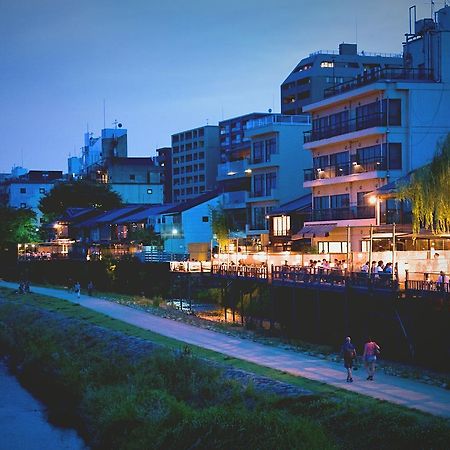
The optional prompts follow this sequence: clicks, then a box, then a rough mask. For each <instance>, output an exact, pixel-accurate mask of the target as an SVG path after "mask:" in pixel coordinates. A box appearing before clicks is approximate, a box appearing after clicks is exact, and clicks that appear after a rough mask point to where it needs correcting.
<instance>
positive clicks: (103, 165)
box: [68, 123, 163, 204]
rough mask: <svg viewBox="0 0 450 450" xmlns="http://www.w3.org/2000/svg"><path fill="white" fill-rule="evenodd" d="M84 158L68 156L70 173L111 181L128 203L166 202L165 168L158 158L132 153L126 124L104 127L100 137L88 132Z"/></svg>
mask: <svg viewBox="0 0 450 450" xmlns="http://www.w3.org/2000/svg"><path fill="white" fill-rule="evenodd" d="M84 144H85V145H84V147H83V150H82V157H81V167H80V166H79V162H80V159H79V158H77V157H71V158H69V160H68V168H69V176H71V177H80V176H81V177H83V178H86V179H90V180H92V181H96V182H99V183H107V184H109V185H110V186H111V188H112V190H113V191H115V192H116V193H117V194H119V195H120V196H121V197H122V200H123V202H124V203H145V204H149V203H151V204H159V203H162V202H163V185H162V182H161V174H162V173H163V168H162V167H160V166H159V165H157V164H156V160H155V158H151V157H129V156H128V147H127V130H126V129H124V128H122V124H120V123H118V124H116V128H114V129H110V128H107V129H103V130H102V132H101V136H100V137H97V138H95V137H93V136H92V133H85V135H84Z"/></svg>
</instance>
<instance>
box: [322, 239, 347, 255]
mask: <svg viewBox="0 0 450 450" xmlns="http://www.w3.org/2000/svg"><path fill="white" fill-rule="evenodd" d="M317 244H318V248H319V253H347V241H343V242H341V241H337V242H333V241H324V242H318V243H317Z"/></svg>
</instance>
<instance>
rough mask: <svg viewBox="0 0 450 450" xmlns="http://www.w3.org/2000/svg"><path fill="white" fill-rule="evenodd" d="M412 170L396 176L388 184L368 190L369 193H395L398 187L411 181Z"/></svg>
mask: <svg viewBox="0 0 450 450" xmlns="http://www.w3.org/2000/svg"><path fill="white" fill-rule="evenodd" d="M413 173H414V172H409V173H408V174H406V175H404V176H403V177H400V178H397V179H396V180H394V181H391V182H390V183H388V184H385V185H383V186H381V187H379V188H378V189H375V190H374V191H372V192H370V194H371V195H374V194H375V195H379V196H383V195H391V194H395V193H396V192H397V191H398V188H399V187H400V186H402V185H403V184H407V183H409V182H410V181H411V175H412V174H413Z"/></svg>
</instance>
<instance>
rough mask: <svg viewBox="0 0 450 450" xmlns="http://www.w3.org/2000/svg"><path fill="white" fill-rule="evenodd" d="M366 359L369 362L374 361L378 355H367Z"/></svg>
mask: <svg viewBox="0 0 450 450" xmlns="http://www.w3.org/2000/svg"><path fill="white" fill-rule="evenodd" d="M365 359H366V362H367V363H373V362H375V361H376V360H377V357H376V356H375V355H366V358H365Z"/></svg>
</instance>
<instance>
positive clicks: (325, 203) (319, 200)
mask: <svg viewBox="0 0 450 450" xmlns="http://www.w3.org/2000/svg"><path fill="white" fill-rule="evenodd" d="M329 208H330V197H328V195H323V196H319V197H314V209H329Z"/></svg>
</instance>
